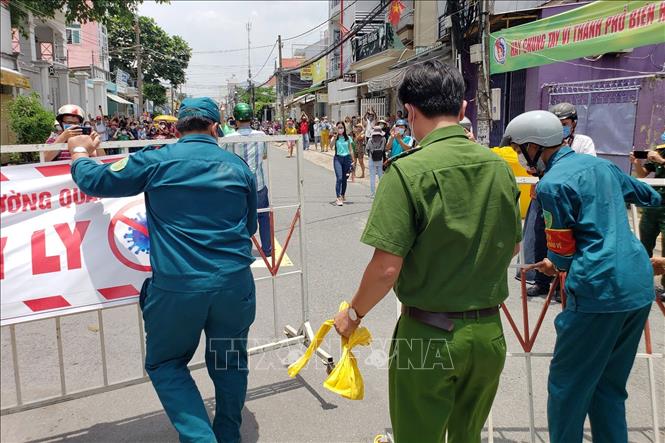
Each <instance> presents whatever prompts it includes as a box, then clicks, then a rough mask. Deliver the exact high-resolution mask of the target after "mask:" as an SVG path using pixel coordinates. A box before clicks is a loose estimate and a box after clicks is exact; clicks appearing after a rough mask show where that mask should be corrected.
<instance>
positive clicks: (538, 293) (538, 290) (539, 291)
mask: <svg viewBox="0 0 665 443" xmlns="http://www.w3.org/2000/svg"><path fill="white" fill-rule="evenodd" d="M549 292H550V288H549V286H541V285H533V286H531V287H530V288H529V289H527V290H526V296H527V297H542V296H547V294H549Z"/></svg>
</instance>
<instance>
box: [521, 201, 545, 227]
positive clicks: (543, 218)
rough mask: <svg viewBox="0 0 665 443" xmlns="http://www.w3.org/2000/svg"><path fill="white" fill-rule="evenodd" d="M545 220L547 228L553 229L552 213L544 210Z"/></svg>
mask: <svg viewBox="0 0 665 443" xmlns="http://www.w3.org/2000/svg"><path fill="white" fill-rule="evenodd" d="M518 199H519V197H518ZM543 219H544V220H545V228H547V229H550V228H551V227H552V213H551V212H550V211H546V210H544V209H543Z"/></svg>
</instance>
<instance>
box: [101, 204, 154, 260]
mask: <svg viewBox="0 0 665 443" xmlns="http://www.w3.org/2000/svg"><path fill="white" fill-rule="evenodd" d="M143 204H144V201H143V200H139V201H134V202H131V203H129V204H127V205H125V206H123V207H122V208H121V209H120V210H119V211H118V212H117V213H116V214H115V215H114V216H113V218H112V219H111V222H110V223H109V229H108V242H109V246H110V247H111V252H113V255H114V256H115V258H117V259H118V261H119V262H120V263H122V264H123V265H125V266H127V267H128V268H130V269H134V270H136V271H141V272H150V271H152V268H151V267H150V265H149V264H145V263H144V262H146V261H147V262H148V263H149V259H150V233H149V231H148V222H147V219H146V216H145V209H144V208H142V206H143Z"/></svg>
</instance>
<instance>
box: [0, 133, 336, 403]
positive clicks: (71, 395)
mask: <svg viewBox="0 0 665 443" xmlns="http://www.w3.org/2000/svg"><path fill="white" fill-rule="evenodd" d="M219 140H220V142H223V143H234V142H242V143H247V142H253V141H259V142H261V141H262V142H268V143H280V142H288V141H294V142H295V143H296V149H295V152H296V161H297V181H296V183H297V201H296V202H293V203H290V204H281V205H279V206H273V205H271V206H270V207H269V208H267V209H262V210H259V212H269V213H270V215H271V219H272V215H273V213H274V212H275V211H280V210H287V209H288V210H291V211H293V210H294V209H295V210H296V215H295V216H294V219H293V222H292V224H291V228H290V232H289V236H290V235H291V234H293V233H295V234H296V235H297V237H298V243H299V245H298V263H299V265H300V266H299V269H296V270H289V271H288V272H279V263H278V262H277V266H276V267H275V263H276V261H275V260H276V258H275V254H274V252H273V256H272V257H271V259H272V266H273V267H274V268H275V272H274V273H273V272H272V271H271V273H270V274H271V275H269V276H266V277H259V278H255V279H254V280H255V281H256V282H258V281H264V280H271V283H272V285H271V287H272V303H273V326H274V328H273V329H274V331H275V337H278V335H279V334H283V335H284V336H285V338H282V339H277V340H276V341H274V342H272V343H267V344H263V345H260V346H256V347H252V348H250V349H248V353H249V354H250V355H254V354H258V353H262V352H267V351H271V350H275V349H280V348H284V347H288V346H293V345H296V344H303V345H305V346H308V345H309V343H310V341H311V340H312V339H313V337H314V332H313V330H312V328H311V326H310V323H309V296H308V285H307V260H306V257H305V244H306V240H305V238H306V233H305V228H304V225H305V222H304V206H305V205H304V201H305V198H304V187H303V185H304V180H303V161H304V159H303V154H302V152H303V151H302V137H300V136H298V135H292V136H283V135H279V136H267V135H266V136H262V135H259V136H251V137H241V136H230V137H224V138H221V139H219ZM176 141H177V140H175V139H171V140H143V141H124V142H105V143H102V145H101V148H104V149H121V150H122V151H123V152H124V153H125V154H127V153H128V150H129V148H136V147H145V146H151V145H164V144H170V143H175V142H176ZM58 149H66V145H65V144H51V145H45V144H39V145H5V146H1V149H0V152H2V153H11V152H36V151H38V152H39V153H40V155H41V157H42V159H43V153H44V151H49V150H58ZM266 162H267V164H266V167H267V169H268V170H269V169H270V166H269V165H270V155H269V154H268V158H267V159H266ZM268 190H269V192H270V193H271V194H272V186H271V184H270V174H269V173H268ZM269 200H270V201H271V202H272V201H273V199H272V195H270V197H269ZM273 242H274V236H273ZM284 249H286V245H285V246H284ZM274 250H275V248H273V251H274ZM263 259H264V260H266V262H267V261H268V260H269V259H270V258H268V257H263ZM294 275H298V276H299V277H300V305H301V306H300V307H301V312H300V314H301V315H300V321H301V322H300V326H298V327H297V328H296V327H293V326H290V325H286V326H284V327H283V329H281V330H280V326H279V325H280V309H283V307H280V300H279V299H278V297H277V289H276V281H277V280H279V279H281V278H284V277H287V276H294ZM261 299H263V297H257V300H261ZM132 303H133V304H135V305H136V308H137V316H136V320H137V322H138V330H139V331H140V336H139V337H137V340H138V342H139V343H140V351H141V362H140V363H141V365H142V364H143V361H144V360H145V343H144V330H143V319H142V315H141V310H140V308H139V305H138V303H137V302H136V299H130V300H128V301H127V303H126V304H125V305H127V304H132ZM118 306H119V305H114V306H112V307H108V308H101V309H93V310H91V311H87V312H88V313H89V312H96V313H97V320H98V324H99V352H100V355H101V365H102V374H103V377H102V380H103V381H102V384H101V385H99V386H95V387H91V388H85V389H83V390H78V391H74V392H72V391H71V390H70V389H69V388H68V386H67V373H68V372H69V371H68V367H67V363H66V361H67V358H66V356H65V352H64V348H65V346H64V345H63V339H62V332H61V319H62V318H63V317H66V316H69V315H79V313H75V314H66V313H65V314H63V315H57V316H53V317H52V318H53V321H54V324H53V330H52V332H53V337H54V340H55V342H56V345H57V346H56V349H57V356H56V357H57V361H58V368H59V382H60V392H59V393H58V394H56V395H51V396H46V397H42V398H38V399H35V400H30V401H25V400H24V398H23V382H22V380H24V378H23V377H22V372H21V366H20V365H19V348H18V342H19V341H20V340H19V339H20V337H17V335H18V333H20V331H17V324H16V323H14V324H9V325H7V326H3V329H4V328H7V329H9V335H10V350H11V356H12V367H13V373H14V391H15V397H16V402H15V404H13V405H11V406H8V407H3V408H2V409H1V410H0V414H1V415H5V414H11V413H15V412H20V411H24V410H28V409H34V408H39V407H43V406H47V405H50V404H55V403H60V402H63V401H67V400H73V399H77V398H82V397H87V396H90V395H94V394H99V393H102V392H107V391H111V390H115V389H120V388H124V387H127V386H132V385H136V384H139V383H145V382H148V381H149V379H148V377H147V375H146V373H145V371H143V373H142V375H141V376H137V377H131V378H128V379H124V380H122V381H116V382H111V381H110V380H109V376H108V372H109V371H108V360H109V358H108V356H107V342H106V336H107V335H109V334H114V333H116V332H118V331H105V328H104V315H103V313H104V311H107V310H110V309H115V308H116V307H118ZM41 318H44V317H41ZM317 355H318V357H319V358H321V360H322V361H323V363H324V365H325V366H326V367H327V368H328V370H331V369H332V367H333V359H332V357H331V356H330V355H329V354H328V353H326V352H325V351H324V350H321V349H319V350H317ZM189 367H190V369H192V370H194V369H200V368H203V367H205V362H203V361H200V362H193V363H192V364H190V366H189Z"/></svg>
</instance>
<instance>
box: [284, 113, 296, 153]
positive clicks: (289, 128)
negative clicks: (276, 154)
mask: <svg viewBox="0 0 665 443" xmlns="http://www.w3.org/2000/svg"><path fill="white" fill-rule="evenodd" d="M297 133H298V131H297V130H296V127H295V124H294V122H293V119H291V118H290V119H288V120H287V121H286V129H285V130H284V134H286V135H296V134H297ZM286 144H287V146H288V147H289V155H287V156H286V157H287V158H291V157H293V145H295V142H294V141H288V142H286Z"/></svg>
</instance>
